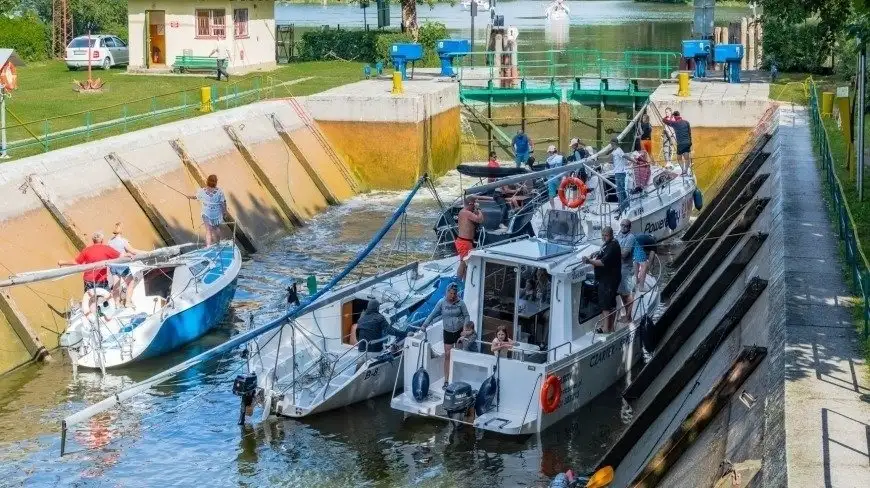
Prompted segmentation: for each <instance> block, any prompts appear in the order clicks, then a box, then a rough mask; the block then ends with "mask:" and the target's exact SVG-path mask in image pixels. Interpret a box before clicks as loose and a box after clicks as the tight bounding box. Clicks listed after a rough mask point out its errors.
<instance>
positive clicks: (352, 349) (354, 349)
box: [323, 336, 389, 399]
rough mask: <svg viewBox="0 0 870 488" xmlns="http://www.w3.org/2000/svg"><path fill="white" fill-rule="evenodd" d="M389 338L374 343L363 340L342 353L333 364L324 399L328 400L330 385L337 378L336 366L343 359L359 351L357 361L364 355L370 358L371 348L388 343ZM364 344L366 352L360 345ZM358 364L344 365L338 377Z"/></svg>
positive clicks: (349, 363) (351, 362)
mask: <svg viewBox="0 0 870 488" xmlns="http://www.w3.org/2000/svg"><path fill="white" fill-rule="evenodd" d="M388 338H389V336H386V337H381V338H380V339H376V340H373V341H369V340H368V339H363V340H361V341H359V342H357V343H356V344H354V347H351V348H350V349H348V350H346V351H344V352H343V353H341V355H340V356H338V358H336V360H335V361H333V363H332V370H331V371H330V372H329V379H328V380H327V381H326V385H324V386H323V398H324V399H326V393H327V392H328V391H329V385H331V384H332V380H333V378H335V376H337V375H336V373H335V366H336V365H337V364H338V363H340V362H341V360H342V358H344V357H345V356H346V355H347V354H348V353H349V352H351V351H357V353H358V354H357V356H356V358H355V359H356V360H359V358H360V356H362V355H365V356H366V357H368V354H369V346H372V345H375V344H380V343H383V342H386V340H387V339H388ZM363 343H365V351H360V350H359V345H360V344H363ZM356 364H357V362H356V361H349V362H348V363H347V364H346V365H344V367H343V368H341V371H339V372H338V375H341V374H342V373H344V372H345V371H346V370H347V368H348V367H350V366H351V365H356Z"/></svg>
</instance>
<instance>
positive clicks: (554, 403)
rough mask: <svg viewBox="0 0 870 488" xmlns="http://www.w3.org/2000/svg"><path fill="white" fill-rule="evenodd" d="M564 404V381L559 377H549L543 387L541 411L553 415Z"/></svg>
mask: <svg viewBox="0 0 870 488" xmlns="http://www.w3.org/2000/svg"><path fill="white" fill-rule="evenodd" d="M560 403H562V380H560V379H559V377H558V376H554V375H552V374H551V375H549V376H547V379H545V380H544V385H543V386H542V387H541V410H543V411H544V413H553V412H555V411H556V409H557V408H559V404H560Z"/></svg>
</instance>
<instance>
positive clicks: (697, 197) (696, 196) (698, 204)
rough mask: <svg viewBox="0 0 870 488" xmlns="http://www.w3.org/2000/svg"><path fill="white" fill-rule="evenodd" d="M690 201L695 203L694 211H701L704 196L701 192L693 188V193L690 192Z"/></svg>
mask: <svg viewBox="0 0 870 488" xmlns="http://www.w3.org/2000/svg"><path fill="white" fill-rule="evenodd" d="M692 200H694V202H695V210H701V208H703V207H704V195H703V194H701V190H699V189H697V188H695V191H694V192H692Z"/></svg>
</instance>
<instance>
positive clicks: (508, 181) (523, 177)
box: [463, 103, 649, 196]
mask: <svg viewBox="0 0 870 488" xmlns="http://www.w3.org/2000/svg"><path fill="white" fill-rule="evenodd" d="M648 105H649V104H648V103H647V104H645V105H644V106H643V107H641V109H640V110H638V112H637V114H635V116H634V118H633V119H631V122H629V124H628V125H627V126H625V129H623V130H622V132H620V133H619V135H618V136H616V137H617V139H619V140H620V141H621V140H622V139H623V138H625V136H627V135H628V134H629V133H630V132H631V129H632V128H633V127H634V125H635V124H636V123H637V122H638V120H640V116H641V115H643V113H644V112H646V108H647V106H648ZM608 154H610V145H607V146H604V147H603V148H602V149H601V150H600V151H598V152H597V153H595V154H593V155H592V156H589V157H588V158H585V159H581V160H580V161H577V162H576V163H571V164H566V165H564V166H559V167H557V168H550V169H544V170H541V171H532V172H530V173H523V174H519V175H515V176H508V177H505V178H500V179H499V180H498V181H495V182H493V183H486V184H483V185H477V186H473V187H471V188H468V189H467V190H465V191H464V192H463V193H464V194H465V195H466V196H468V195H478V194H481V193H486V192H488V191H492V190H495V189H496V188H500V187H502V186H505V185H512V184H516V183H522V182H524V181H527V180H532V179H537V178H546V177H552V176H557V175H561V174H565V173H570V172H571V171H577V170H579V169H581V168H583V167H586V168H587V169H588V166H586V163H588V162H590V161H595V160H597V159H598V158H599V157H601V156H606V155H608Z"/></svg>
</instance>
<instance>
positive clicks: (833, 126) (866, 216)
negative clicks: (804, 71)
mask: <svg viewBox="0 0 870 488" xmlns="http://www.w3.org/2000/svg"><path fill="white" fill-rule="evenodd" d="M820 91H821V90H820ZM823 124H824V126H825V131H826V132H827V134H828V140H829V141H830V148H831V155H832V157H833V159H834V164H833V168H834V172H835V174H836V175H837V178H838V179H839V180H840V185H841V190H842V194H843V197H844V200H845V202H846V205H847V207H848V210H849V213H850V214H851V216H852V223H853V224H854V229H855V239H856V241H857V244H858V248H859V251H860V255H859V257H858V259H859V260H861V259H863V260H864V262H865V263H866V258H865V257H864V256H867V255H868V253H870V182H868V181H867V180H870V178H865V181H864V184H863V191H864V194H865V198H864V201H863V202H862V201H859V200H858V188H857V179H856V177H855V173H856V171H855V157H854V155H853V156H852V157H851V158H849V157H848V156H849V150H848V143H847V142H848V140H847V138H846V136H845V135H844V134H843V132H842V131H841V130H840V128H839V127H837V121H836V120H835V119H832V118H827V119H824V121H823ZM868 135H870V134H868ZM865 137H867V136H866V135H865ZM847 161H848V162H849V166H848V167H847ZM823 181H824V179H823ZM825 184H826V186H827V183H825ZM825 199H826V201H827V203H828V207H829V210H830V215H831V219H832V221H833V222H836V219H837V217H836V210H835V209H833V207H832V202H831V201H830V197H828V191H826V192H825ZM840 249H841V252H842V253H843V257H844V263H843V275H844V277H845V278H846V281H847V282H848V283H849V284H850V285H852V287H853V289H854V288H855V284H854V283H853V280H852V272H851V270H850V269H848V265H847V264H846V263H845V256H846V254H845V248H844V243H843V242H841V243H840ZM852 312H853V317H854V320H855V327H856V329H857V331H858V334H859V337H860V338H861V339H862V341H861V342H862V346H863V350H864V357H865V358H866V359H867V361H870V338H864V335H863V333H864V302H863V298H862V297H861V296H858V297H857V300H856V304H855V306H854V307H853V310H852Z"/></svg>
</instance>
